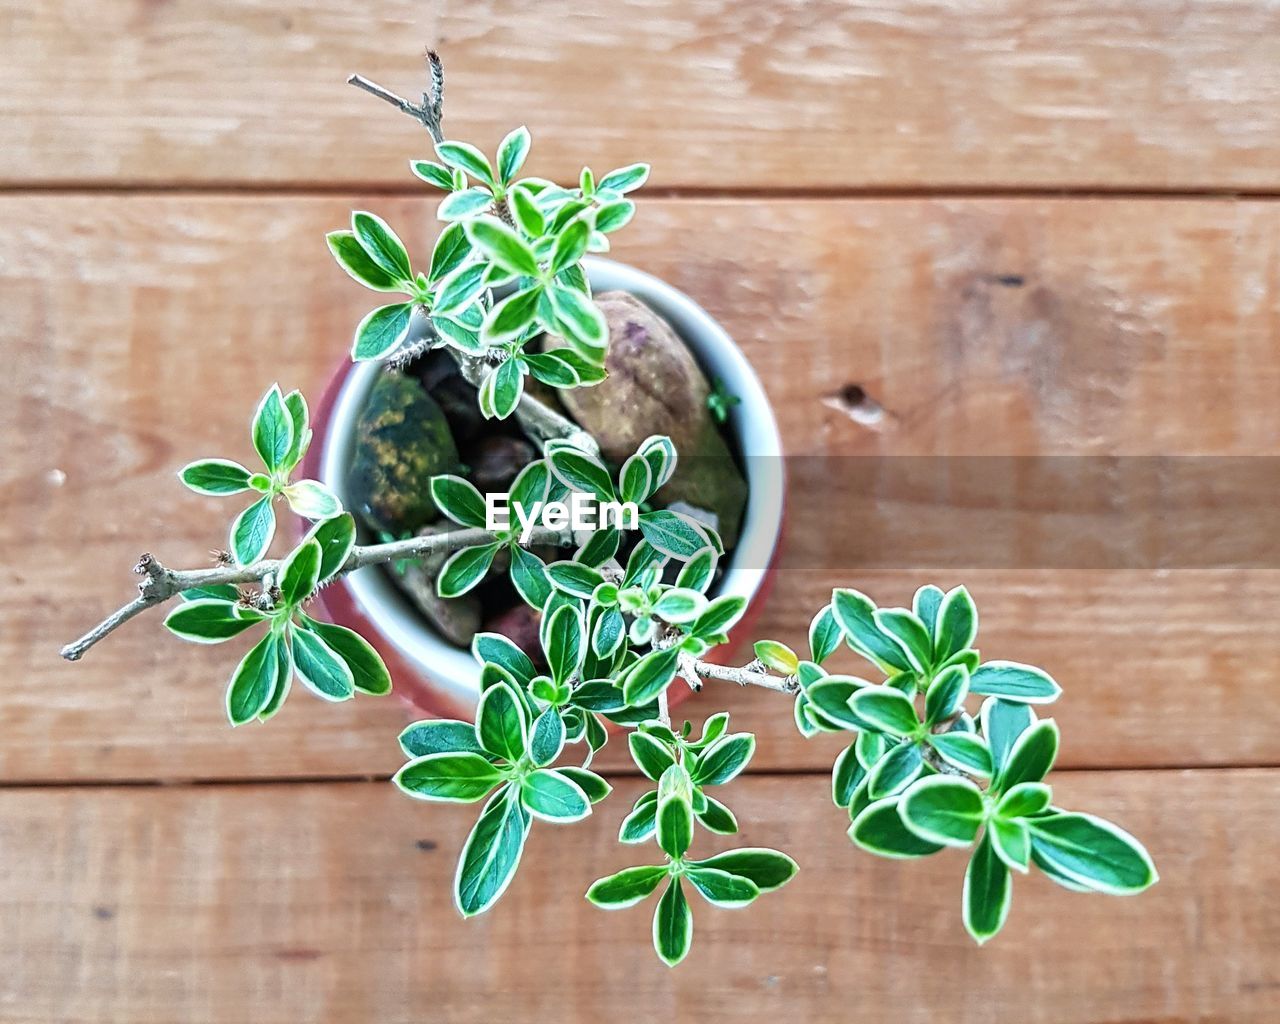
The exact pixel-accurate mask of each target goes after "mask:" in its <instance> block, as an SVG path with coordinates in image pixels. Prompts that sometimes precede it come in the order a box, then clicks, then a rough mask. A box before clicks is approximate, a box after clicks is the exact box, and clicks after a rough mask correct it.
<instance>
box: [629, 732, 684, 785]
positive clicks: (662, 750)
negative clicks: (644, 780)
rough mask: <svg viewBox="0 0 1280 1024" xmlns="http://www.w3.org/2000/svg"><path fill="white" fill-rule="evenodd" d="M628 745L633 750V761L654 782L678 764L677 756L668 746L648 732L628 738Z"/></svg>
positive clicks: (637, 733) (635, 733) (636, 733)
mask: <svg viewBox="0 0 1280 1024" xmlns="http://www.w3.org/2000/svg"><path fill="white" fill-rule="evenodd" d="M627 744H628V746H629V747H630V748H631V759H632V760H633V761H635V763H636V766H637V767H638V768H639V769H640V770H641V771H642V772H644V773H645V775H647V776H649V778H651V779H653V781H654V782H657V781H658V780H659V779H660V778H662V773H663V772H665V771H666V770H667V769H668V768H670V767H671V766H672V765H673V764H675V763H676V758H675V755H674V754H673V753H671V751H670V750H669V749H668V748H667V746H666V745H665V744H664V743H662V741H660V740H658V739H655V738H654V737H653V736H651V735H649V733H647V732H639V731H637V732H633V733H632V734H631V735H630V736H628V737H627Z"/></svg>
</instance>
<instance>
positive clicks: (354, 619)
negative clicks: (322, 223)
mask: <svg viewBox="0 0 1280 1024" xmlns="http://www.w3.org/2000/svg"><path fill="white" fill-rule="evenodd" d="M350 368H351V364H350V363H349V362H347V361H345V360H344V361H343V363H342V364H341V365H340V366H339V368H338V371H337V372H336V373H335V374H334V375H333V376H332V377H331V378H330V379H329V383H328V384H327V385H325V389H324V392H323V393H322V394H321V396H320V401H319V403H318V404H317V405H316V406H315V408H314V409H313V410H312V411H311V425H312V429H313V430H314V431H315V439H316V441H317V442H318V443H313V444H312V445H311V447H310V448H309V449H308V450H307V454H306V456H305V457H304V458H303V461H302V471H303V475H304V476H305V477H306V478H308V479H312V480H315V479H318V478H319V476H320V459H321V452H322V451H323V447H324V441H325V432H326V431H327V429H328V426H329V421H330V419H332V417H333V406H334V403H335V402H336V401H337V400H338V394H339V393H340V392H341V391H342V386H343V384H344V383H346V379H347V374H348V373H349V372H350ZM786 523H787V508H786V477H785V467H784V477H783V503H782V512H781V514H780V516H779V519H778V536H777V539H776V541H775V542H774V546H773V553H772V554H771V555H770V556H769V564H768V566H767V567H766V568H765V571H764V575H763V576H762V577H761V580H760V586H759V587H758V588H757V589H756V592H755V594H753V595H752V597H751V600H750V601H749V602H748V603H747V607H746V610H745V611H744V612H743V614H742V618H740V619H739V620H738V622H737V624H736V625H735V626H734V627H733V629H732V630H731V631H730V633H729V642H728V643H725V644H722V645H721V646H719V647H718V648H716V649H715V650H714V651H712V652H710V654H709V655H708V657H707V660H708V661H710V662H712V663H714V664H717V665H723V664H727V663H729V662H730V661H732V660H733V658H734V656H735V655H737V654H738V652H739V651H740V650H741V649H742V646H743V641H744V639H745V638H746V637H748V636H750V634H751V631H752V630H753V629H754V627H755V624H756V622H758V621H759V619H760V613H761V612H762V611H763V609H764V604H765V601H766V600H767V599H768V597H769V595H770V594H771V593H772V591H773V586H774V582H775V579H776V577H777V573H778V560H779V557H780V555H781V551H782V541H783V536H784V535H785V533H786ZM308 528H309V524H306V523H303V522H300V524H299V529H298V537H299V538H301V537H302V536H304V535H305V534H306V531H307V529H308ZM313 600H314V602H315V604H316V605H317V606H318V608H317V609H313V611H314V610H318V611H319V612H320V616H319V617H320V618H323V619H325V620H327V621H329V622H332V623H335V624H336V625H339V626H346V627H347V628H348V629H353V630H355V631H356V632H357V633H359V634H360V635H361V636H362V637H364V638H365V640H367V641H368V642H369V643H370V645H372V647H373V649H374V650H376V651H377V652H378V654H379V655H380V656H381V658H382V660H383V662H384V664H386V666H387V671H388V672H390V673H391V678H392V680H393V683H394V686H393V689H392V692H393V693H395V694H397V695H398V696H399V698H400V699H401V700H402V701H403V702H404V703H405V704H406V705H408V706H409V707H410V708H412V709H415V710H418V711H422V712H425V713H426V714H427V715H430V716H433V717H435V718H457V719H462V720H463V721H470V720H471V719H472V717H473V708H472V706H471V705H470V704H467V703H462V702H459V701H457V700H455V699H453V698H450V697H448V696H447V695H446V694H444V693H443V692H442V691H441V690H440V688H439V687H438V686H437V685H436V684H435V683H434V682H433V681H432V680H431V678H430V677H429V676H427V675H426V674H425V673H423V672H421V671H419V670H418V669H417V668H416V667H415V666H413V665H411V664H410V663H409V662H408V661H407V660H406V659H405V658H404V657H402V656H401V654H400V652H399V651H398V650H397V649H396V647H395V645H394V644H392V643H391V641H390V640H389V639H387V637H386V635H385V634H384V633H383V632H382V630H381V629H380V628H379V627H378V625H377V623H376V622H375V621H374V620H373V619H371V618H369V616H367V615H365V614H364V612H363V611H361V610H360V607H359V606H358V605H357V604H356V602H355V598H354V596H353V595H352V592H351V587H350V585H349V584H348V583H347V582H346V580H342V579H340V580H338V581H337V582H336V583H331V584H330V585H329V586H327V587H324V588H323V589H322V590H320V591H319V592H318V593H317V594H316V596H315V598H314V599H313ZM692 696H693V691H692V690H690V689H689V688H688V687H687V686H677V687H675V689H674V691H673V692H671V694H670V706H671V707H673V708H675V707H679V706H680V705H681V704H683V703H684V702H685V701H686V700H688V699H689V698H690V697H692ZM619 728H620V727H619ZM610 731H615V728H614V727H612V726H611V729H610Z"/></svg>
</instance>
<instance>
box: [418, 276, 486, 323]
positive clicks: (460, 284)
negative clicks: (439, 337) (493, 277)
mask: <svg viewBox="0 0 1280 1024" xmlns="http://www.w3.org/2000/svg"><path fill="white" fill-rule="evenodd" d="M484 273H485V264H484V263H464V264H463V265H462V266H460V267H459V268H458V269H457V270H455V271H454V272H453V273H451V274H450V275H449V276H448V277H446V278H445V279H444V280H443V281H441V282H440V286H439V288H438V289H437V290H436V298H435V303H434V305H433V306H432V307H431V316H432V322H433V323H434V322H435V321H436V319H437V318H439V317H446V316H455V315H457V314H459V313H461V312H462V311H463V310H465V309H466V308H467V307H469V306H470V305H471V304H472V303H473V302H474V301H475V299H476V296H478V295H479V294H480V293H481V292H482V291H484V288H485V281H484Z"/></svg>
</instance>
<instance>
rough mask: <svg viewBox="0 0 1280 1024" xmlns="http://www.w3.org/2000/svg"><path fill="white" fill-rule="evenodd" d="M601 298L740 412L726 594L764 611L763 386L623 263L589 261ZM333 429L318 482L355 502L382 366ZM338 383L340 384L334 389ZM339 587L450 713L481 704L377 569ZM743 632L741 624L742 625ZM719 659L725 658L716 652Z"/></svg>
mask: <svg viewBox="0 0 1280 1024" xmlns="http://www.w3.org/2000/svg"><path fill="white" fill-rule="evenodd" d="M583 266H584V269H585V271H586V273H587V277H588V279H589V280H590V282H591V286H592V290H593V291H595V292H604V291H625V292H629V293H630V294H632V295H634V296H635V297H636V298H638V299H640V300H641V301H642V302H644V303H645V304H646V305H648V306H649V307H650V308H652V309H653V310H654V311H655V312H656V313H658V314H659V315H660V316H662V317H663V318H664V319H665V320H667V321H668V322H669V323H670V324H671V326H672V328H673V329H674V330H675V331H676V333H677V334H678V335H680V337H681V339H682V340H683V341H684V342H685V343H686V344H687V345H688V346H689V348H690V350H691V351H692V353H693V355H694V358H695V359H696V360H697V362H698V364H699V366H700V367H701V368H702V370H703V372H704V373H706V374H707V376H708V378H710V379H713V380H714V379H715V378H717V377H719V378H720V379H721V380H723V381H724V383H725V385H726V386H727V387H728V389H729V391H730V392H731V393H733V394H736V395H737V396H738V397H739V398H741V400H742V401H741V403H740V404H738V405H736V406H734V407H733V408H732V409H730V410H729V417H728V421H727V423H726V426H727V427H728V429H729V431H730V433H731V434H732V435H733V437H734V440H735V441H736V442H737V447H738V451H739V454H740V456H741V461H742V468H743V472H744V475H745V477H746V480H747V507H746V510H745V514H744V516H743V521H742V527H741V530H740V532H739V540H738V544H737V546H736V547H735V548H734V550H733V551H732V553H731V554H730V557H729V564H728V566H727V568H726V571H725V573H724V575H723V577H722V578H721V580H720V584H719V586H718V587H717V588H716V591H715V593H716V594H717V595H725V594H736V595H740V596H742V597H745V598H746V599H747V602H748V605H751V604H753V603H755V602H756V601H757V600H758V599H759V598H760V597H761V596H763V591H764V589H765V586H764V585H765V581H766V576H767V574H768V572H769V569H770V565H771V563H772V562H773V559H774V556H775V553H776V549H777V546H778V542H779V539H780V536H781V529H782V509H783V495H784V486H783V483H784V482H783V461H782V457H781V456H782V439H781V436H780V435H779V433H778V425H777V421H776V420H775V419H774V415H773V407H772V406H771V405H770V403H769V399H768V396H767V394H766V393H765V390H764V386H763V385H762V384H761V382H760V378H759V377H758V376H757V375H756V372H755V370H754V369H753V368H752V366H751V364H750V363H749V362H748V361H747V358H746V356H745V355H743V353H742V350H741V349H740V348H739V347H738V346H737V344H736V343H735V342H734V341H733V339H732V338H731V337H730V336H729V334H728V333H727V332H726V331H725V330H724V328H723V327H721V326H720V324H719V323H718V322H717V321H716V320H715V319H714V318H713V317H712V316H711V315H710V314H709V313H707V312H706V311H705V310H704V309H703V308H702V307H701V306H699V305H698V304H697V303H696V302H694V301H693V299H691V298H690V297H689V296H688V295H686V294H684V293H683V292H681V291H679V290H678V289H676V288H673V287H672V286H671V285H669V284H667V283H666V282H665V281H663V280H661V279H660V278H657V277H655V276H653V275H652V274H648V273H646V272H644V271H642V270H637V269H636V268H634V267H631V266H628V265H627V264H624V263H618V262H616V261H614V260H608V259H602V258H600V257H594V256H588V257H586V258H585V259H584V260H583ZM347 367H348V368H347V370H346V373H345V375H343V376H342V379H341V384H340V386H338V387H337V388H336V389H334V388H333V386H332V385H331V390H336V394H335V395H334V398H333V401H332V404H331V406H330V408H329V410H328V412H329V415H328V417H327V420H326V422H325V424H324V427H323V430H322V432H321V436H320V437H319V438H317V440H318V441H319V442H320V444H319V448H320V456H319V460H318V466H317V469H318V472H317V474H316V475H317V477H318V479H319V480H320V481H321V482H322V483H324V484H325V485H326V486H328V487H329V488H330V489H331V490H332V491H333V492H334V493H335V494H336V495H338V497H339V498H340V499H341V500H342V501H343V504H344V506H347V505H349V504H350V503H349V502H348V501H347V500H346V492H347V486H346V468H347V467H348V466H349V465H350V461H351V449H352V446H353V443H354V440H353V439H354V432H355V424H356V421H357V417H358V415H359V413H360V410H361V408H362V407H363V405H364V402H365V399H366V398H367V396H368V394H369V391H370V390H371V389H372V387H373V385H374V383H375V382H376V380H377V378H378V375H379V373H381V371H382V367H381V364H379V363H372V362H370V363H356V364H347ZM334 384H338V381H336V380H335V382H334ZM335 586H340V587H344V588H346V590H347V592H348V593H349V595H350V598H351V600H352V603H353V604H354V605H355V608H356V610H357V611H358V612H359V613H360V614H361V615H362V617H363V618H365V619H366V620H367V621H368V622H369V623H371V624H372V625H374V626H375V627H376V628H377V629H378V630H379V631H380V632H381V633H382V634H383V637H384V638H385V639H386V641H387V642H388V644H389V645H390V646H391V647H392V648H393V649H394V651H395V652H396V654H397V655H398V657H399V660H401V661H403V662H405V663H407V665H408V666H409V667H410V668H412V669H414V670H415V671H416V674H417V675H419V676H421V677H422V678H423V679H424V680H425V681H427V682H428V683H429V684H432V685H434V686H436V687H438V688H440V690H442V691H443V692H442V693H441V694H440V695H439V696H440V697H441V698H443V703H445V704H446V705H462V706H469V705H473V704H474V703H475V701H476V699H477V697H478V692H479V691H478V681H479V669H478V666H477V665H476V662H475V659H474V658H473V657H472V655H471V652H470V651H469V650H464V649H461V648H458V647H455V646H453V645H452V644H450V643H448V642H447V641H445V640H444V639H442V638H441V637H440V636H439V635H438V634H437V633H436V632H435V631H434V630H433V629H432V628H431V626H430V625H429V624H428V623H427V622H426V620H425V619H424V618H423V617H422V614H421V612H419V611H418V610H417V609H416V608H414V607H413V606H412V604H411V603H410V601H409V599H408V598H407V597H406V596H405V595H404V594H403V593H402V592H401V591H400V590H399V588H398V587H396V586H395V584H394V583H392V582H391V580H390V579H388V578H387V575H386V574H385V573H384V572H382V571H380V570H379V567H377V566H368V567H366V568H364V569H359V570H357V571H356V572H353V573H351V574H350V575H348V576H347V577H345V578H344V579H343V580H341V581H339V583H338V584H335ZM739 627H741V623H739ZM715 653H719V652H715Z"/></svg>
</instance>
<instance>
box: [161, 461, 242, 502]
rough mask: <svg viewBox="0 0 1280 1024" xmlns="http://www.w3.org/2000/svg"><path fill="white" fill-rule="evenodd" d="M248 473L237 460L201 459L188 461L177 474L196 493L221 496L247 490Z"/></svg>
mask: <svg viewBox="0 0 1280 1024" xmlns="http://www.w3.org/2000/svg"><path fill="white" fill-rule="evenodd" d="M250 475H251V474H250V473H249V471H248V470H247V469H245V468H244V466H242V465H240V463H238V462H231V461H230V460H229V459H202V460H201V461H199V462H189V463H187V465H185V466H183V467H182V471H181V472H180V473H179V474H178V476H179V477H180V478H181V479H182V482H183V483H184V484H186V485H187V487H189V488H190V489H191V490H193V491H195V492H196V493H197V494H209V495H214V496H221V495H223V494H239V493H240V492H241V491H247V490H249V477H250Z"/></svg>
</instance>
